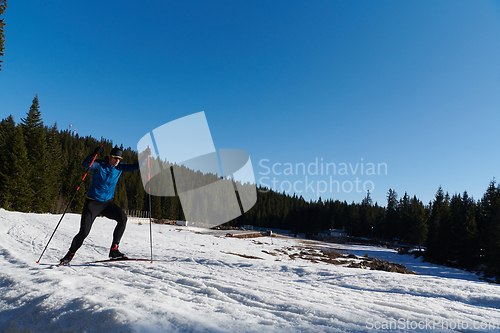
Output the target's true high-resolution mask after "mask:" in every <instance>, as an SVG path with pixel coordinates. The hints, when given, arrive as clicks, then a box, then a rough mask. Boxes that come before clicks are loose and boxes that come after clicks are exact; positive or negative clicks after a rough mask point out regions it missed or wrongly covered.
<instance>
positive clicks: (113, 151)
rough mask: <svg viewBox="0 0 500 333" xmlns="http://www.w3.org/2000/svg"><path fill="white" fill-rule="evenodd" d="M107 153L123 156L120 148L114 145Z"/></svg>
mask: <svg viewBox="0 0 500 333" xmlns="http://www.w3.org/2000/svg"><path fill="white" fill-rule="evenodd" d="M109 155H111V156H118V157H123V152H122V151H121V150H120V148H118V147H115V148H113V149H111V152H110V153H109Z"/></svg>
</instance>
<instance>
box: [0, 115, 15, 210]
mask: <svg viewBox="0 0 500 333" xmlns="http://www.w3.org/2000/svg"><path fill="white" fill-rule="evenodd" d="M15 127H16V123H15V121H14V118H13V117H12V115H10V116H9V117H8V118H6V119H3V120H2V121H1V122H0V207H4V206H5V204H4V202H5V201H6V200H7V197H6V195H7V185H6V177H9V173H8V171H7V170H5V169H4V168H5V167H6V166H8V161H7V158H6V156H7V143H8V142H9V141H10V139H11V136H12V135H13V134H14V131H15Z"/></svg>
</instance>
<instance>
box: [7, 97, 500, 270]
mask: <svg viewBox="0 0 500 333" xmlns="http://www.w3.org/2000/svg"><path fill="white" fill-rule="evenodd" d="M100 144H102V145H103V146H104V151H105V152H109V151H110V150H111V148H112V147H113V143H112V142H111V141H108V140H106V139H104V138H101V140H97V139H95V138H92V137H80V136H78V135H76V136H73V135H71V133H70V131H69V130H59V129H58V128H57V124H54V125H52V126H46V125H44V123H43V120H42V116H41V112H40V105H39V101H38V96H35V98H34V99H33V101H32V104H31V107H30V109H29V111H28V112H27V115H26V117H25V118H22V119H21V121H20V123H18V124H16V123H15V121H14V119H13V117H12V116H9V117H7V118H5V119H3V120H2V121H1V122H0V207H2V208H4V209H9V210H16V211H21V212H39V213H42V212H50V213H62V211H63V210H64V209H65V208H66V206H67V205H68V203H69V202H70V200H71V198H72V197H73V195H74V194H75V193H76V196H75V198H74V200H73V201H72V204H71V206H70V207H69V211H72V212H77V213H79V212H80V211H81V209H82V208H83V204H84V201H85V197H86V192H87V190H88V188H89V186H90V183H91V173H90V174H89V175H88V176H87V177H86V178H85V180H84V182H83V183H82V185H81V188H80V190H79V191H78V192H75V190H76V188H77V187H78V185H79V184H80V182H81V180H82V176H83V174H84V172H85V169H83V168H82V166H81V163H82V161H83V159H84V158H85V157H86V156H88V155H90V154H91V153H92V152H93V150H94V149H95V147H96V146H98V145H100ZM120 148H121V149H122V150H123V162H124V163H135V162H136V161H137V153H136V152H135V151H134V150H132V149H130V148H126V149H124V148H123V146H120ZM166 169H167V168H166ZM167 172H169V171H167ZM182 172H188V170H183V171H182ZM213 177H214V176H213V175H210V176H209V178H208V181H209V182H213V181H214V178H213ZM183 179H189V181H191V182H193V183H192V184H183V186H185V187H188V188H196V187H199V184H204V183H206V182H207V177H206V175H205V176H203V175H198V174H196V173H192V174H191V175H190V176H189V177H183ZM153 181H154V178H153ZM114 200H115V202H117V204H118V205H120V206H121V207H122V208H123V209H125V210H149V196H148V193H147V192H146V191H145V190H144V186H143V183H142V179H141V174H140V173H139V172H131V173H124V174H123V175H122V177H121V178H120V180H119V182H118V184H117V186H116V192H115V199H114ZM151 210H152V216H153V217H154V218H155V219H171V220H183V219H184V214H183V211H182V207H181V203H180V200H179V197H178V196H168V197H160V196H152V197H151ZM227 224H228V225H233V226H239V225H244V224H251V225H255V226H260V227H266V228H277V229H287V230H291V231H293V232H295V233H296V234H298V233H305V234H306V235H307V236H314V235H315V234H317V233H320V232H322V231H324V230H328V229H344V230H345V231H346V232H347V233H348V235H349V236H352V237H365V238H368V239H378V240H386V241H395V240H397V241H398V243H400V244H401V243H404V244H408V245H415V246H422V247H425V248H426V251H425V258H426V259H427V260H429V261H433V262H436V263H439V264H448V265H454V266H460V267H464V268H468V269H475V270H484V271H486V272H487V273H488V274H491V275H496V276H500V186H499V185H498V184H497V183H496V181H495V180H493V181H491V183H490V184H489V186H488V188H487V190H486V192H485V194H484V195H483V197H482V198H481V199H480V200H477V201H475V200H474V199H473V198H471V197H470V196H469V195H468V194H467V192H464V193H462V194H454V195H452V196H450V195H449V194H448V193H445V192H444V190H443V189H442V188H439V189H438V190H437V192H436V196H435V198H434V199H433V200H432V201H431V202H429V203H428V204H424V203H422V201H420V200H419V199H418V198H417V197H416V196H413V197H411V196H409V195H408V194H407V193H404V195H403V196H402V197H401V198H399V196H398V194H397V192H396V191H395V190H393V189H389V191H388V193H387V205H386V206H385V207H383V206H379V205H378V203H373V201H372V199H371V197H370V193H369V192H368V193H367V195H366V197H365V198H364V199H363V200H362V201H361V202H360V203H354V202H353V203H350V204H349V203H347V202H346V201H343V202H341V201H339V200H333V199H329V200H325V201H323V200H322V199H321V198H320V199H319V200H318V201H306V200H305V199H304V198H303V197H302V196H299V197H298V196H296V195H293V196H291V195H288V194H285V193H278V192H275V191H272V190H269V189H267V188H264V187H259V188H258V191H257V203H256V204H255V205H254V206H253V207H252V208H251V209H250V210H249V211H248V212H246V213H245V214H243V215H241V216H240V217H238V218H236V219H234V220H232V221H230V222H228V223H227Z"/></svg>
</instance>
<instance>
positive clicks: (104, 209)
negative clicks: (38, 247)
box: [69, 198, 127, 253]
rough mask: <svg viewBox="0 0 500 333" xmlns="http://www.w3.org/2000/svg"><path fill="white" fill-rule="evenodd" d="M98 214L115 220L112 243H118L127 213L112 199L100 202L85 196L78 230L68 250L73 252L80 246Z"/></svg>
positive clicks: (125, 223) (123, 229)
mask: <svg viewBox="0 0 500 333" xmlns="http://www.w3.org/2000/svg"><path fill="white" fill-rule="evenodd" d="M98 215H102V216H105V217H107V218H109V219H112V220H115V221H116V222H117V224H116V227H115V231H114V232H113V243H112V244H119V243H120V240H121V239H122V236H123V233H124V232H125V227H126V225H127V215H126V214H125V212H124V211H123V209H121V208H120V206H118V205H117V204H116V203H114V202H113V201H112V200H108V201H105V202H101V201H97V200H91V199H88V198H87V200H85V205H84V206H83V211H82V219H81V220H80V231H79V232H78V234H76V236H75V237H74V238H73V242H71V247H70V249H69V252H71V253H75V252H76V251H78V249H79V248H80V246H82V244H83V241H84V240H85V238H86V237H87V236H88V234H89V233H90V229H91V228H92V224H93V223H94V220H95V218H96V217H97V216H98Z"/></svg>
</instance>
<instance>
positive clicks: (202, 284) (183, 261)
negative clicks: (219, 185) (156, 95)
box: [0, 210, 500, 333]
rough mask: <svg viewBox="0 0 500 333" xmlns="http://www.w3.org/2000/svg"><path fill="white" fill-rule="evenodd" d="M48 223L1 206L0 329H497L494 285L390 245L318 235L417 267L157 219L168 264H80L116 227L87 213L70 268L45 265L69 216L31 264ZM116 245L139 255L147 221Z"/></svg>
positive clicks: (104, 246) (499, 318)
mask: <svg viewBox="0 0 500 333" xmlns="http://www.w3.org/2000/svg"><path fill="white" fill-rule="evenodd" d="M59 219H60V215H50V214H26V213H18V212H8V211H5V210H0V332H51V333H52V332H103V331H107V330H112V331H113V332H386V331H390V330H389V328H392V331H401V332H407V331H418V332H455V331H456V332H478V331H479V332H480V331H483V332H492V331H493V332H494V331H496V332H500V329H499V326H500V310H499V309H500V286H498V285H494V284H488V283H486V282H482V281H479V280H478V277H477V276H476V275H474V274H472V273H468V272H464V271H461V270H457V269H451V268H447V267H440V266H434V265H430V264H428V263H422V262H421V261H419V260H417V259H414V258H412V257H410V256H400V255H397V254H394V251H392V250H388V249H383V248H377V247H367V246H347V245H337V244H327V245H325V244H323V245H321V244H319V243H318V247H321V246H324V247H332V248H338V249H344V250H346V251H349V252H350V253H354V254H356V255H358V256H363V255H364V254H365V253H368V254H369V255H370V256H371V257H377V258H380V259H384V260H388V261H394V262H398V263H402V264H405V265H407V267H408V269H410V270H414V271H415V272H417V273H418V275H405V274H398V273H388V272H382V271H372V270H366V269H356V268H347V267H342V266H335V265H332V264H327V263H321V262H320V263H313V262H311V261H307V260H303V259H296V260H292V259H290V258H289V257H288V256H286V255H284V254H282V255H280V254H279V253H280V252H276V250H277V249H283V248H290V247H296V246H300V245H301V243H300V241H299V240H295V239H280V238H268V237H266V238H258V239H236V238H225V237H216V236H214V235H211V234H203V233H204V230H202V229H196V228H187V227H174V226H166V225H154V226H153V242H154V257H155V259H158V260H162V259H164V260H170V261H155V262H154V263H150V262H126V261H125V262H113V263H107V264H84V263H85V262H87V261H93V260H100V259H105V258H106V256H107V254H108V250H109V245H111V244H110V243H111V235H112V232H113V229H114V226H115V223H114V221H111V220H108V219H105V218H98V219H96V221H95V223H94V226H93V229H92V231H91V233H90V235H89V237H88V238H87V239H86V240H85V242H84V244H83V246H82V248H81V249H80V250H79V251H78V252H77V254H76V256H75V258H74V259H73V263H72V266H70V267H58V268H54V269H49V266H50V264H54V263H57V262H58V259H59V258H61V257H62V256H64V254H65V253H66V251H67V249H68V247H69V245H70V242H71V240H72V238H73V236H74V235H75V234H76V233H77V231H78V228H79V222H80V216H79V215H78V214H66V216H65V217H64V220H63V222H62V223H61V225H60V227H59V229H58V230H57V232H56V234H55V236H54V238H53V239H52V241H51V243H50V245H49V247H48V249H47V251H46V252H45V254H44V257H43V258H42V260H41V263H40V264H36V261H37V260H38V258H39V256H40V254H41V252H42V251H43V248H44V247H45V245H46V243H47V241H48V239H49V237H50V235H51V233H52V231H53V229H54V227H55V226H56V224H57V222H58V221H59ZM120 249H121V250H122V251H124V252H125V253H127V254H128V255H129V256H130V257H141V258H149V256H150V249H149V226H148V225H147V224H145V225H138V224H133V223H129V224H128V226H127V230H126V232H125V235H124V237H123V240H122V244H121V246H120ZM263 251H267V252H268V253H265V252H263ZM270 252H275V253H276V255H275V256H273V255H270V254H269V253H270ZM234 254H241V255H248V256H254V257H258V258H261V259H263V260H259V259H250V258H243V257H240V256H237V255H234ZM384 325H385V326H384ZM388 325H392V326H388ZM418 325H420V326H418Z"/></svg>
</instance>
